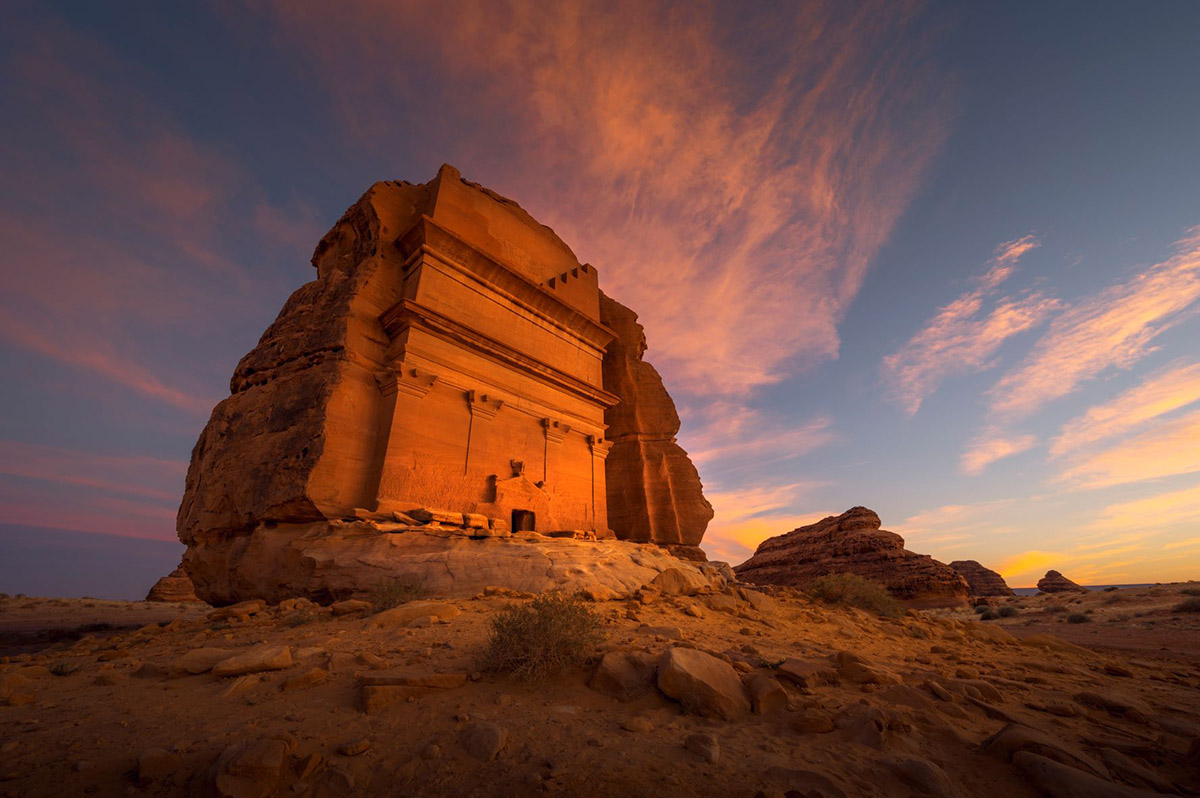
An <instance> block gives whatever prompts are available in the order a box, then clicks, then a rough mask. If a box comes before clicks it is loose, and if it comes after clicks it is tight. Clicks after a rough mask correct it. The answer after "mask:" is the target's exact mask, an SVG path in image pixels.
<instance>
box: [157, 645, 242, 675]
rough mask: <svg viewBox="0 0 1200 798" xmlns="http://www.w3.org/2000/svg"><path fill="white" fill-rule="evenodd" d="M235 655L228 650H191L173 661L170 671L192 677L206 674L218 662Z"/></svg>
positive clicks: (232, 651)
mask: <svg viewBox="0 0 1200 798" xmlns="http://www.w3.org/2000/svg"><path fill="white" fill-rule="evenodd" d="M236 655H237V652H236V651H234V650H233V649H229V648H193V649H192V650H191V651H189V652H187V653H186V654H184V655H183V656H181V657H179V659H177V660H175V663H174V665H172V669H173V670H175V671H179V672H182V673H190V674H192V675H195V674H198V673H208V672H209V671H211V670H212V669H213V666H214V665H216V664H217V663H218V662H224V661H225V660H227V659H230V658H231V657H234V656H236Z"/></svg>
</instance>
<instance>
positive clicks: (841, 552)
mask: <svg viewBox="0 0 1200 798" xmlns="http://www.w3.org/2000/svg"><path fill="white" fill-rule="evenodd" d="M879 527H880V521H879V516H878V515H876V514H875V513H874V512H872V511H871V510H868V509H867V508H866V507H852V508H851V509H849V510H847V511H846V512H844V513H842V514H841V515H839V516H829V517H828V518H823V519H821V520H820V521H818V522H817V523H815V524H810V525H808V526H802V527H800V528H799V529H795V530H793V531H791V532H788V533H787V534H786V535H778V536H776V537H773V538H768V539H767V540H764V541H763V542H762V543H761V544H759V547H758V549H757V550H756V551H755V552H754V556H753V557H751V558H750V559H749V560H747V561H746V562H744V563H742V564H741V565H738V566H736V567H735V568H734V569H733V570H734V572H735V573H736V574H737V575H738V578H739V579H742V580H743V581H746V582H750V583H752V584H774V585H792V586H796V587H804V586H805V585H807V584H808V583H810V582H811V581H812V580H813V579H816V578H817V577H819V576H824V575H826V574H837V573H852V574H857V575H858V576H861V577H863V578H864V579H870V580H872V581H875V582H879V583H880V584H882V585H884V586H885V587H886V588H887V589H888V592H890V593H891V594H892V595H893V596H895V597H896V598H897V599H899V600H901V601H904V602H906V603H908V604H909V605H910V606H914V607H940V606H941V607H944V606H958V605H961V604H964V603H966V600H967V597H968V595H969V594H970V588H969V587H968V586H967V583H966V581H965V580H964V579H963V578H962V577H961V576H959V575H958V574H957V573H955V571H954V569H953V568H951V567H950V566H948V565H946V564H944V563H940V562H938V561H937V560H935V559H933V558H932V557H930V556H929V555H927V554H915V553H913V552H911V551H908V550H907V549H905V548H904V538H902V537H900V536H899V535H897V534H896V533H895V532H888V531H887V530H884V529H880V528H879Z"/></svg>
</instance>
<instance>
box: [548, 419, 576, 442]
mask: <svg viewBox="0 0 1200 798" xmlns="http://www.w3.org/2000/svg"><path fill="white" fill-rule="evenodd" d="M542 431H543V432H545V433H546V442H547V443H562V442H563V439H564V438H566V437H567V434H568V433H569V432H570V431H571V427H570V425H568V424H563V423H562V422H559V421H555V420H553V419H550V418H543V419H542Z"/></svg>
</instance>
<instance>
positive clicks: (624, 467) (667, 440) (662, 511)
mask: <svg viewBox="0 0 1200 798" xmlns="http://www.w3.org/2000/svg"><path fill="white" fill-rule="evenodd" d="M600 320H601V321H602V322H604V324H606V325H607V326H608V327H609V328H611V329H612V330H613V332H615V333H616V336H617V337H616V338H614V339H613V341H612V343H610V344H609V345H608V349H607V350H606V351H605V353H604V387H605V389H606V390H608V391H612V392H613V393H615V394H616V395H617V396H619V397H621V401H620V402H618V403H617V404H616V405H613V406H612V407H610V408H608V409H607V410H606V411H605V412H604V421H605V423H606V424H608V439H609V440H610V441H611V442H612V449H611V450H610V452H609V454H608V461H607V463H606V469H605V470H606V472H607V479H608V523H609V525H610V526H611V527H612V528H613V531H614V532H616V534H617V537H618V538H621V539H623V540H638V541H651V542H654V543H658V544H659V545H669V546H671V547H672V548H673V550H674V551H675V552H676V553H677V554H678V555H680V556H684V557H690V558H698V559H704V554H703V552H701V551H700V549H699V545H700V540H701V538H703V537H704V531H705V529H707V528H708V522H709V521H711V520H712V517H713V509H712V505H710V504H709V503H708V500H706V499H705V498H704V493H703V486H702V485H701V484H700V475H699V473H698V472H697V471H696V467H695V466H694V465H692V461H691V460H690V459H689V458H688V455H687V452H685V451H684V450H683V448H682V447H680V446H679V444H677V443H676V442H675V435H676V434H677V433H678V432H679V414H678V413H676V412H675V403H674V402H673V401H671V397H670V395H669V394H668V393H667V389H666V388H665V387H663V381H662V377H660V376H659V374H658V371H657V370H655V368H654V366H652V365H650V364H649V363H647V362H646V361H645V360H644V359H643V357H642V356H643V354H644V353H645V351H646V333H645V330H643V329H642V325H640V324H638V321H637V314H636V313H634V312H633V311H632V310H630V309H629V308H627V307H625V306H624V305H622V304H620V303H619V302H616V301H614V300H612V299H610V298H609V297H607V296H605V295H604V294H603V293H601V294H600Z"/></svg>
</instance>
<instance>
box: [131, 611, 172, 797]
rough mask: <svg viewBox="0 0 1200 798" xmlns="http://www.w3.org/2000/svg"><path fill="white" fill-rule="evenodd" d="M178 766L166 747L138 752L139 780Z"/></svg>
mask: <svg viewBox="0 0 1200 798" xmlns="http://www.w3.org/2000/svg"><path fill="white" fill-rule="evenodd" d="M146 600H147V601H150V599H146ZM178 767H179V757H178V756H177V755H175V754H173V753H171V752H170V751H168V750H166V749H165V748H147V749H146V750H145V751H142V753H140V754H138V779H139V780H144V781H157V780H159V779H163V778H166V777H167V776H170V775H171V774H172V773H174V772H175V770H176V769H177V768H178Z"/></svg>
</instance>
